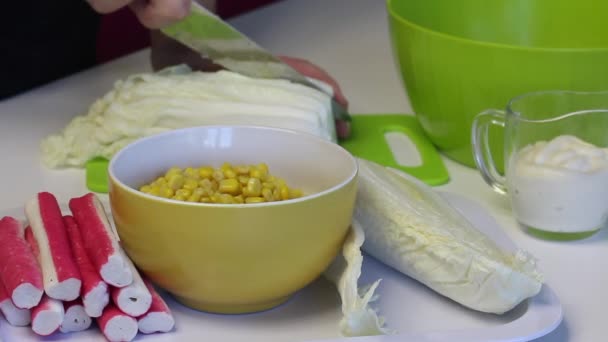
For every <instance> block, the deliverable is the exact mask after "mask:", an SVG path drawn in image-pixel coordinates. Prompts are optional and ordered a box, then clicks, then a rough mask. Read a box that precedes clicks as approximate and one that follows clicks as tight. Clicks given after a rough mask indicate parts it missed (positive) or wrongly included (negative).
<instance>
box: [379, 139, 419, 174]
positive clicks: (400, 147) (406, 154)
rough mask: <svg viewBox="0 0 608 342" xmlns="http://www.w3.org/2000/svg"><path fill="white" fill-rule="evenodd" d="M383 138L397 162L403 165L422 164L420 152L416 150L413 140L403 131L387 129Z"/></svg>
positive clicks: (413, 165)
mask: <svg viewBox="0 0 608 342" xmlns="http://www.w3.org/2000/svg"><path fill="white" fill-rule="evenodd" d="M384 139H385V140H386V143H387V144H388V147H389V149H390V150H391V153H392V154H393V159H395V162H396V163H397V164H399V165H400V166H404V167H418V166H421V165H422V158H421V156H420V152H418V149H417V148H416V145H415V144H414V142H413V141H412V140H411V139H410V138H409V137H408V136H407V135H406V134H405V133H403V132H400V131H387V132H385V133H384Z"/></svg>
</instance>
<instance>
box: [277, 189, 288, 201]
mask: <svg viewBox="0 0 608 342" xmlns="http://www.w3.org/2000/svg"><path fill="white" fill-rule="evenodd" d="M279 193H280V194H281V199H282V200H288V199H289V188H288V187H287V186H286V185H281V186H280V187H279Z"/></svg>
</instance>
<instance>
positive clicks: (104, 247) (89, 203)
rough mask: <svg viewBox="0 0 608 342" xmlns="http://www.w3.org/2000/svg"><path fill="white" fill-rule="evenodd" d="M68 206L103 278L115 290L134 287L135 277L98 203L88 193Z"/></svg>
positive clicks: (72, 200)
mask: <svg viewBox="0 0 608 342" xmlns="http://www.w3.org/2000/svg"><path fill="white" fill-rule="evenodd" d="M69 205H70V210H71V211H72V214H73V215H74V218H75V219H76V222H77V223H78V227H79V228H80V231H81V233H82V234H81V235H82V238H83V241H84V246H85V248H86V250H87V253H88V255H89V256H90V258H91V262H92V263H93V266H95V268H96V269H97V271H98V272H99V274H100V275H101V278H102V279H103V280H104V281H105V282H106V283H108V284H110V285H113V286H115V287H124V286H127V285H129V284H131V282H132V281H133V274H132V273H131V269H130V268H129V264H128V262H127V260H126V258H125V255H124V254H123V253H122V249H121V247H120V245H119V244H118V237H117V234H116V233H115V232H114V230H113V229H112V226H111V225H110V222H109V221H108V218H107V216H106V213H105V210H104V208H103V206H102V204H101V202H100V201H99V199H97V197H96V196H95V195H94V194H93V193H89V194H86V195H84V196H82V197H77V198H72V199H71V200H70V204H69Z"/></svg>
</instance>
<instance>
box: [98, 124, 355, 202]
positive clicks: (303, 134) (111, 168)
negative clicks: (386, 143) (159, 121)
mask: <svg viewBox="0 0 608 342" xmlns="http://www.w3.org/2000/svg"><path fill="white" fill-rule="evenodd" d="M210 128H237V129H239V128H240V129H253V130H266V131H275V132H283V133H287V134H291V135H298V136H301V137H303V138H306V139H309V140H315V141H317V142H319V143H321V144H325V145H327V147H328V148H333V149H336V150H338V151H340V153H344V154H345V156H346V157H347V159H349V160H350V161H351V162H352V164H353V166H354V169H353V171H352V172H351V174H350V175H349V176H348V177H347V178H346V179H345V180H343V181H342V182H340V183H338V184H336V185H334V186H332V187H330V188H328V189H325V190H323V191H319V192H315V193H312V194H309V195H304V196H302V197H298V198H293V199H288V200H283V201H274V202H261V203H231V204H224V203H201V202H186V201H179V200H174V199H171V198H164V197H158V196H153V195H149V194H146V193H144V192H141V191H139V190H137V189H134V188H132V187H130V186H128V185H126V184H125V183H124V182H122V181H121V180H120V179H119V178H118V177H116V175H114V164H115V163H116V160H118V159H119V158H120V156H121V155H122V154H124V153H126V152H125V151H126V150H127V149H129V148H132V147H133V146H136V145H140V144H145V143H146V142H148V141H150V140H156V139H160V138H162V137H165V136H168V135H177V134H180V133H182V132H187V131H196V130H201V129H210ZM358 173H359V163H358V162H357V159H356V158H355V157H354V156H353V155H352V154H351V153H350V152H348V151H347V150H346V149H345V148H344V147H342V146H340V145H338V144H336V143H334V142H331V141H329V140H325V139H323V138H321V137H319V136H317V135H314V134H311V133H307V132H301V131H296V130H291V129H285V128H277V127H267V126H256V125H203V126H195V127H186V128H179V129H174V130H170V131H167V132H162V133H157V134H154V135H150V136H147V137H143V138H139V139H137V140H135V141H133V142H131V143H130V144H128V145H126V146H124V147H123V148H121V149H120V150H119V151H118V152H117V153H116V154H114V156H113V157H112V158H111V159H110V163H109V165H108V176H109V178H110V179H113V180H114V181H115V182H116V184H117V185H118V186H120V187H122V188H124V189H125V190H126V191H127V192H130V193H132V194H134V195H136V196H142V197H144V198H147V199H150V200H154V201H158V202H165V203H168V204H177V205H187V206H196V207H213V208H239V207H242V208H255V207H264V206H278V205H284V204H289V203H297V202H304V201H307V200H309V199H313V198H317V197H321V196H324V195H326V194H329V193H332V192H335V191H337V190H338V189H340V188H342V187H344V186H345V185H346V184H348V183H350V182H351V181H352V180H353V179H354V178H356V177H357V175H358Z"/></svg>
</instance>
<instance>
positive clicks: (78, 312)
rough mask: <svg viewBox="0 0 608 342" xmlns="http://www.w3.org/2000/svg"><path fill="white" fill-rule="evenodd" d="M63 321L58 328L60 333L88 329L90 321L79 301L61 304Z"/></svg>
mask: <svg viewBox="0 0 608 342" xmlns="http://www.w3.org/2000/svg"><path fill="white" fill-rule="evenodd" d="M63 310H64V312H65V313H64V315H63V321H62V322H61V325H60V326H59V331H61V332H62V333H68V332H77V331H83V330H87V329H89V327H90V326H91V323H92V320H91V317H89V315H87V313H86V312H85V311H84V305H82V301H80V300H79V299H77V300H74V301H71V302H63Z"/></svg>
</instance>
